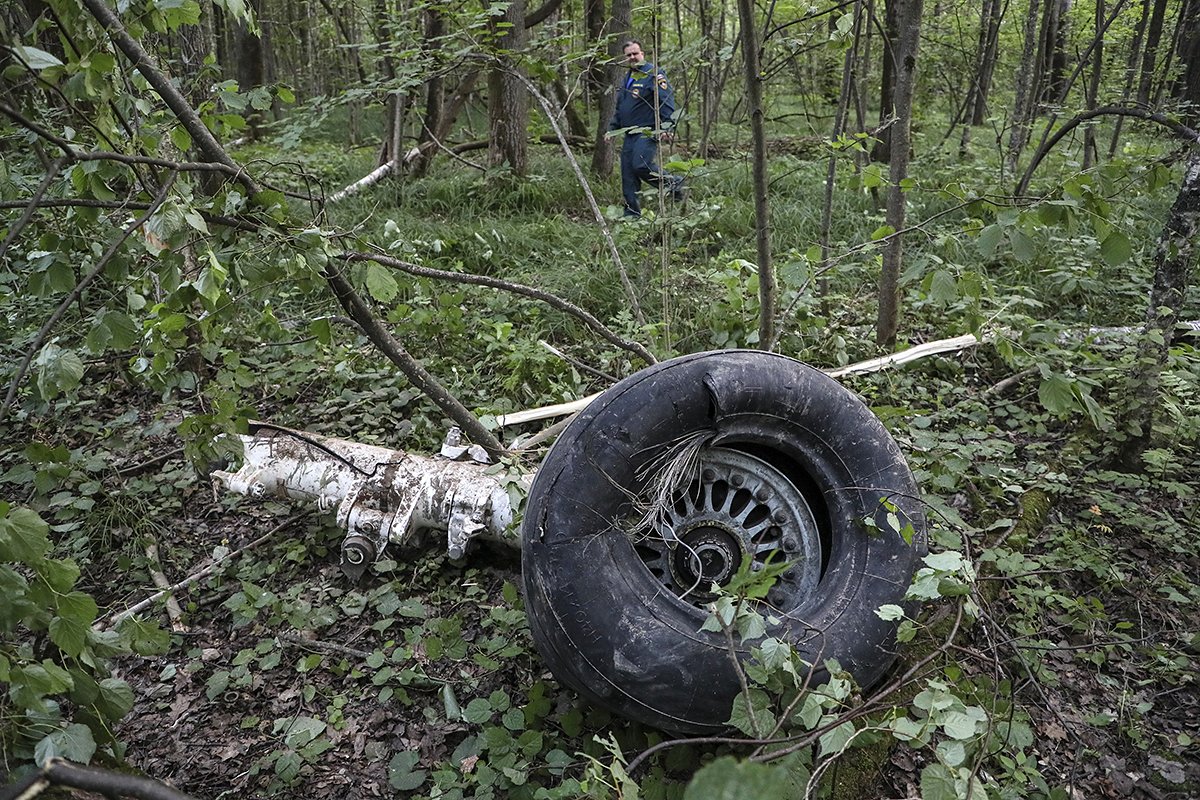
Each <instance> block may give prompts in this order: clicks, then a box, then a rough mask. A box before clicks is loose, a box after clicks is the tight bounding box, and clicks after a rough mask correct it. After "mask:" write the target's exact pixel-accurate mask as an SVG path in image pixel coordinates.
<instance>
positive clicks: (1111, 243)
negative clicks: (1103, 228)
mask: <svg viewBox="0 0 1200 800" xmlns="http://www.w3.org/2000/svg"><path fill="white" fill-rule="evenodd" d="M1132 256H1133V245H1132V244H1130V242H1129V237H1128V236H1126V235H1125V234H1123V233H1121V232H1120V231H1113V232H1112V233H1110V234H1109V235H1108V236H1105V237H1104V241H1103V242H1101V243H1100V257H1101V258H1103V259H1104V261H1105V263H1106V264H1108V265H1109V266H1110V267H1117V266H1120V265H1121V264H1124V263H1125V262H1126V261H1128V260H1129V259H1130V258H1131V257H1132Z"/></svg>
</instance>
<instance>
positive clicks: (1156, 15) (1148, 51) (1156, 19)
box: [1137, 0, 1167, 105]
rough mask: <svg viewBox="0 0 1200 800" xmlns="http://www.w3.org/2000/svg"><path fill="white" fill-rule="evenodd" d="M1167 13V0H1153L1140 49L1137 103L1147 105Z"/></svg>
mask: <svg viewBox="0 0 1200 800" xmlns="http://www.w3.org/2000/svg"><path fill="white" fill-rule="evenodd" d="M1166 13H1167V0H1154V10H1153V11H1151V12H1150V25H1149V27H1148V28H1147V29H1146V45H1145V47H1144V48H1143V49H1142V69H1141V75H1140V77H1139V78H1138V90H1137V101H1138V102H1139V103H1140V104H1142V105H1149V103H1150V90H1151V88H1152V86H1153V83H1154V67H1155V65H1156V64H1157V63H1158V45H1159V42H1160V41H1161V40H1162V30H1163V19H1164V18H1165V17H1166Z"/></svg>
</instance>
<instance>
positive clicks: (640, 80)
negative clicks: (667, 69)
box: [608, 62, 675, 132]
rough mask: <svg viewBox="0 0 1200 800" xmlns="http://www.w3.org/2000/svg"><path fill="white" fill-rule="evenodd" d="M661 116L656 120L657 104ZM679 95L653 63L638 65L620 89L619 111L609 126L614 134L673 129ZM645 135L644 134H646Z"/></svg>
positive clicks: (628, 74)
mask: <svg viewBox="0 0 1200 800" xmlns="http://www.w3.org/2000/svg"><path fill="white" fill-rule="evenodd" d="M656 102H657V104H658V116H657V119H656V118H655V114H654V111H655V103H656ZM674 116H675V92H674V91H673V90H672V89H671V84H670V83H669V82H668V81H667V76H666V75H664V74H663V73H661V72H659V71H658V69H657V68H656V67H655V66H654V65H653V64H651V63H649V62H643V63H641V64H638V65H637V66H636V67H634V68H633V69H632V70H630V71H629V72H628V73H626V77H625V79H624V81H623V82H622V84H621V86H620V88H619V89H618V90H617V110H616V111H615V112H614V113H613V118H612V120H611V121H610V122H609V123H608V129H609V130H610V131H619V130H621V129H622V128H633V127H638V128H647V129H649V130H650V131H654V130H670V129H671V128H673V127H674V125H675V123H674ZM643 132H644V131H643Z"/></svg>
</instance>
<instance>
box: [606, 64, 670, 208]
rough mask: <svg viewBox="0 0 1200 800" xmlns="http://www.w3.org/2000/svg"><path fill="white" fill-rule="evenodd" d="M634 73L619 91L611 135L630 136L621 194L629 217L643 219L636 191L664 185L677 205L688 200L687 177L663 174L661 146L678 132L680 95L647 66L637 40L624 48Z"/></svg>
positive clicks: (623, 160) (623, 149) (623, 156)
mask: <svg viewBox="0 0 1200 800" xmlns="http://www.w3.org/2000/svg"><path fill="white" fill-rule="evenodd" d="M621 51H622V52H623V53H624V54H625V63H626V65H627V66H628V67H629V72H628V73H627V74H626V75H625V78H624V80H623V81H622V84H621V86H620V87H619V88H618V90H617V109H616V112H615V113H614V114H613V118H612V120H611V121H610V122H609V123H608V129H609V131H613V132H615V131H621V130H624V131H625V142H624V144H622V145H621V193H622V194H623V195H624V197H625V216H626V217H640V216H641V215H642V209H641V205H640V204H639V203H638V196H637V192H638V189H640V188H641V185H642V183H648V184H650V185H651V186H661V187H663V188H664V189H665V190H666V191H667V192H669V193H670V195H671V198H672V199H674V200H682V199H683V178H681V177H678V176H673V175H666V174H664V173H663V171H662V170H661V169H659V166H658V163H657V160H658V142H659V141H660V140H662V141H670V140H671V138H672V137H673V136H674V127H675V119H674V117H675V93H674V92H673V91H672V89H671V84H670V83H668V82H667V76H666V75H664V74H663V73H662V72H660V71H659V70H658V69H656V68H655V66H654V65H653V64H650V63H648V62H647V61H646V55H645V53H643V52H642V45H641V43H640V42H638V41H636V40H630V41H628V42H625V44H623V45H622V46H621Z"/></svg>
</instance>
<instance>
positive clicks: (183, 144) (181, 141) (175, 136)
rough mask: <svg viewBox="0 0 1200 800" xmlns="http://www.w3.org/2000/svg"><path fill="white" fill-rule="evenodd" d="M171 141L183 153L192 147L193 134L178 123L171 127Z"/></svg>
mask: <svg viewBox="0 0 1200 800" xmlns="http://www.w3.org/2000/svg"><path fill="white" fill-rule="evenodd" d="M171 143H172V144H173V145H175V147H176V148H178V149H179V151H180V152H181V153H186V152H187V151H188V150H190V149H191V147H192V137H191V134H189V133H188V132H187V129H186V128H184V127H183V126H182V125H176V126H175V127H174V128H171Z"/></svg>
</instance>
